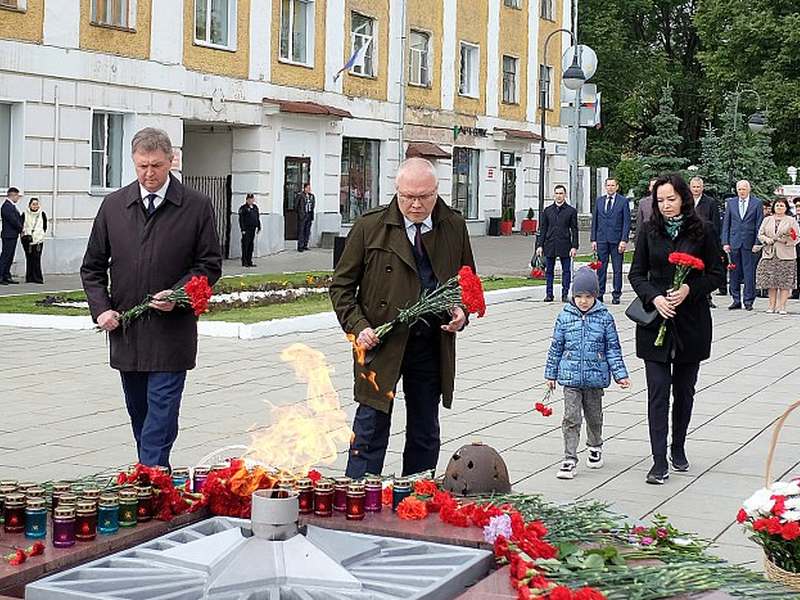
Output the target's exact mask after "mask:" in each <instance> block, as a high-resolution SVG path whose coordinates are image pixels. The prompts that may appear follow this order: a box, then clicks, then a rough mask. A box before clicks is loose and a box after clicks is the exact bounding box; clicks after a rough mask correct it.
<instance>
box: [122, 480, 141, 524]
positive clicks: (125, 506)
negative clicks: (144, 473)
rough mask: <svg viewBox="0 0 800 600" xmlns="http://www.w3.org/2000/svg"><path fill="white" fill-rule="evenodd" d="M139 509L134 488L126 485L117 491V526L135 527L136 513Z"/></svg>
mask: <svg viewBox="0 0 800 600" xmlns="http://www.w3.org/2000/svg"><path fill="white" fill-rule="evenodd" d="M138 510H139V498H138V497H137V496H136V490H135V489H133V488H131V487H128V488H122V489H121V490H120V491H119V526H120V527H136V523H137V521H136V513H137V512H138Z"/></svg>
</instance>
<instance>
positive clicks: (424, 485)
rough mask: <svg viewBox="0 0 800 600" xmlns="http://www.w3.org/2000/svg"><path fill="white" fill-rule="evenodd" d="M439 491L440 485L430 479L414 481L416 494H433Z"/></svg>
mask: <svg viewBox="0 0 800 600" xmlns="http://www.w3.org/2000/svg"><path fill="white" fill-rule="evenodd" d="M437 491H439V486H437V485H436V482H435V481H432V480H430V479H418V480H417V481H415V482H414V494H415V495H417V496H433V495H434V494H435V493H436V492H437Z"/></svg>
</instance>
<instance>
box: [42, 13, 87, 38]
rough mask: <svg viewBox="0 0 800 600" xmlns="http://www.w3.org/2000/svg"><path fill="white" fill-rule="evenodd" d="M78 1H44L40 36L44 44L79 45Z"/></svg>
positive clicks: (79, 14)
mask: <svg viewBox="0 0 800 600" xmlns="http://www.w3.org/2000/svg"><path fill="white" fill-rule="evenodd" d="M80 23H81V3H80V2H45V3H44V24H43V31H42V37H43V40H44V45H45V46H59V47H61V48H78V47H79V46H80V37H81V36H80Z"/></svg>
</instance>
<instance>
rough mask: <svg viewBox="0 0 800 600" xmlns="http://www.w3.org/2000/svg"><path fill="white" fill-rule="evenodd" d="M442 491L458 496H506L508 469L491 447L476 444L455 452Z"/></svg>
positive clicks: (448, 465)
mask: <svg viewBox="0 0 800 600" xmlns="http://www.w3.org/2000/svg"><path fill="white" fill-rule="evenodd" d="M442 485H443V487H444V489H446V490H447V491H448V492H451V493H452V494H456V495H458V496H472V495H478V494H491V493H498V494H507V493H509V492H510V491H511V482H510V481H509V479H508V467H506V463H505V462H504V461H503V459H502V457H501V456H500V453H499V452H497V450H495V449H494V448H492V447H491V446H487V445H486V444H481V443H479V442H475V443H472V444H467V445H466V446H462V447H461V448H459V449H458V450H456V452H455V454H453V456H452V457H451V458H450V462H449V463H447V469H446V470H445V472H444V482H443V483H442Z"/></svg>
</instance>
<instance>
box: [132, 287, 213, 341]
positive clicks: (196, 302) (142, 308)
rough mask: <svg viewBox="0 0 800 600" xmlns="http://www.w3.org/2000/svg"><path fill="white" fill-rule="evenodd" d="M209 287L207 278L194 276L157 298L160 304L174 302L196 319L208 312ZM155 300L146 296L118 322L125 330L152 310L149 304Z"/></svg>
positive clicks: (210, 292)
mask: <svg viewBox="0 0 800 600" xmlns="http://www.w3.org/2000/svg"><path fill="white" fill-rule="evenodd" d="M211 296H212V291H211V286H210V285H208V277H206V276H205V275H195V276H193V277H192V278H191V279H190V280H189V281H187V282H186V284H185V285H184V286H183V287H179V288H178V289H177V290H172V292H171V293H169V294H167V295H166V296H162V297H159V298H158V300H159V301H161V302H174V303H175V305H176V306H177V307H179V308H190V309H192V311H193V312H194V315H195V316H196V317H199V316H200V315H202V314H203V313H205V312H208V302H209V300H210V299H211ZM153 300H155V298H154V297H153V296H148V297H147V298H145V300H144V301H143V302H142V303H141V304H137V305H136V306H134V307H133V308H130V309H128V310H126V311H125V312H124V313H122V314H121V315H120V318H119V322H120V323H121V324H122V327H123V328H125V327H127V326H128V325H130V324H131V323H132V322H133V321H135V320H136V319H138V318H139V317H142V316H143V315H145V314H146V313H147V312H148V311H150V310H152V309H151V307H150V303H151V302H152V301H153Z"/></svg>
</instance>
